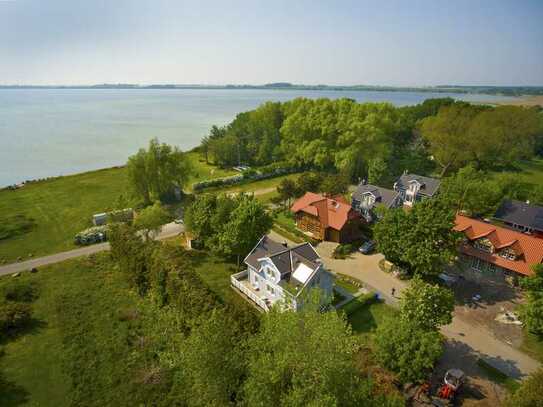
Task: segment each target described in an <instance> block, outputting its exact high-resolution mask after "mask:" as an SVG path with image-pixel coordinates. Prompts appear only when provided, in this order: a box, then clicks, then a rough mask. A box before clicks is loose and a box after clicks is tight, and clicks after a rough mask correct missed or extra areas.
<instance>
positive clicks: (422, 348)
mask: <svg viewBox="0 0 543 407" xmlns="http://www.w3.org/2000/svg"><path fill="white" fill-rule="evenodd" d="M375 345H376V355H377V359H378V360H379V361H380V362H381V363H382V364H383V366H384V367H386V368H387V369H390V370H392V371H393V372H395V373H396V374H397V375H398V378H399V379H400V381H401V382H402V383H408V382H420V381H423V380H425V379H426V377H427V374H428V373H430V372H431V371H432V369H433V367H434V364H435V362H436V360H437V359H438V358H439V357H440V356H441V354H442V353H443V337H442V336H441V334H440V333H439V332H437V331H435V330H431V331H425V330H423V329H420V328H418V327H416V326H414V325H413V324H411V323H410V322H407V321H405V320H402V319H392V318H391V319H388V320H387V321H385V322H384V323H382V324H381V325H379V326H378V328H377V331H376V334H375Z"/></svg>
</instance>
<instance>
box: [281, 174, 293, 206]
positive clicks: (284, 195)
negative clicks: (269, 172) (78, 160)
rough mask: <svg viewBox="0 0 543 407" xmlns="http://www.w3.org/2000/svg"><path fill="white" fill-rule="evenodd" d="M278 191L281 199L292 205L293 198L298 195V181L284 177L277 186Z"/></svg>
mask: <svg viewBox="0 0 543 407" xmlns="http://www.w3.org/2000/svg"><path fill="white" fill-rule="evenodd" d="M277 193H278V194H279V198H280V199H281V201H282V202H284V203H286V206H289V207H290V204H291V202H292V199H294V198H295V197H296V196H297V189H296V183H295V182H294V181H293V180H291V179H289V178H285V179H283V180H282V181H281V182H280V184H279V185H278V186H277Z"/></svg>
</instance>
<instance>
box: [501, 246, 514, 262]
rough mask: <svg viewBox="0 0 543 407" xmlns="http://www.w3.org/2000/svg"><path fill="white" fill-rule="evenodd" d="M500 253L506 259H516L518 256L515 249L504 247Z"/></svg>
mask: <svg viewBox="0 0 543 407" xmlns="http://www.w3.org/2000/svg"><path fill="white" fill-rule="evenodd" d="M498 255H499V256H500V257H503V258H504V259H507V260H516V258H517V255H516V254H515V252H514V251H513V250H509V249H504V250H501V251H500V252H499V253H498Z"/></svg>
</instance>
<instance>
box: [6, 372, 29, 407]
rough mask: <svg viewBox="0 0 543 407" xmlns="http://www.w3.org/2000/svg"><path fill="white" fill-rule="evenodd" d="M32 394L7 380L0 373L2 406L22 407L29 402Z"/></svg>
mask: <svg viewBox="0 0 543 407" xmlns="http://www.w3.org/2000/svg"><path fill="white" fill-rule="evenodd" d="M29 396H30V393H29V392H28V391H26V389H25V388H24V387H22V386H19V385H18V384H15V383H13V382H10V381H8V380H6V379H5V378H4V377H3V375H2V373H1V372H0V400H1V401H2V406H5V407H12V406H20V405H23V404H25V403H27V402H28V399H29Z"/></svg>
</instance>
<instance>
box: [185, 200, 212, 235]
mask: <svg viewBox="0 0 543 407" xmlns="http://www.w3.org/2000/svg"><path fill="white" fill-rule="evenodd" d="M216 207H217V195H215V194H201V195H196V198H195V199H194V201H193V202H192V204H191V205H190V206H189V207H188V208H187V209H186V210H185V226H186V227H187V229H188V230H189V231H190V232H192V233H193V234H194V235H195V236H196V237H197V238H198V239H200V240H202V241H203V242H205V241H206V240H207V239H208V238H210V237H211V236H212V235H213V233H214V228H213V225H212V217H213V214H214V213H215V209H216Z"/></svg>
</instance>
